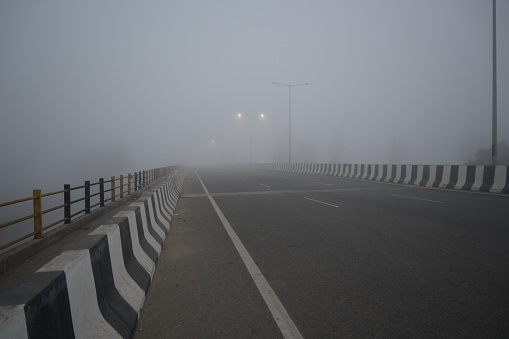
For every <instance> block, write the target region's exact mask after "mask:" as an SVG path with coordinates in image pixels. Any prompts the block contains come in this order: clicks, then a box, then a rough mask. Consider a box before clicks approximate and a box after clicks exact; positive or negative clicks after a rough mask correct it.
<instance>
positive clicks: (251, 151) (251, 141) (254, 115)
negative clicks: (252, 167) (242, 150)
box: [237, 113, 265, 164]
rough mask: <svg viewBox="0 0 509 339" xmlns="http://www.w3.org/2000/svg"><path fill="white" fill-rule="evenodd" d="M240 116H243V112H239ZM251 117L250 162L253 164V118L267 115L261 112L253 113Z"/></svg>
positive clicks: (249, 116)
mask: <svg viewBox="0 0 509 339" xmlns="http://www.w3.org/2000/svg"><path fill="white" fill-rule="evenodd" d="M237 116H238V117H239V118H242V113H239V114H238V115H237ZM247 117H248V118H250V119H249V163H250V164H251V163H252V162H253V160H252V159H253V158H252V153H253V118H256V117H259V118H263V117H265V115H264V114H263V113H261V114H258V115H256V114H253V115H248V116H247Z"/></svg>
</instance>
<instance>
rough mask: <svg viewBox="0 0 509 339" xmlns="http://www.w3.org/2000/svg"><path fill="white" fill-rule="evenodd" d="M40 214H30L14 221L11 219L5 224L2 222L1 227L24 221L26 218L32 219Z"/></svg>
mask: <svg viewBox="0 0 509 339" xmlns="http://www.w3.org/2000/svg"><path fill="white" fill-rule="evenodd" d="M38 215H39V214H32V215H29V216H28V217H23V218H20V219H17V220H14V221H9V222H7V223H5V224H1V225H0V229H1V228H4V227H7V226H11V225H14V224H17V223H18V222H22V221H25V220H28V219H32V218H33V217H36V216H38Z"/></svg>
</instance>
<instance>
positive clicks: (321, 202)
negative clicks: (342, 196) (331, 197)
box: [303, 197, 339, 207]
mask: <svg viewBox="0 0 509 339" xmlns="http://www.w3.org/2000/svg"><path fill="white" fill-rule="evenodd" d="M303 198H304V199H307V200H311V201H314V202H318V203H320V204H324V205H327V206H331V207H339V206H336V205H332V204H328V203H326V202H323V201H320V200H315V199H311V198H307V197H303Z"/></svg>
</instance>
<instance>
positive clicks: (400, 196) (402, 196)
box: [391, 194, 444, 204]
mask: <svg viewBox="0 0 509 339" xmlns="http://www.w3.org/2000/svg"><path fill="white" fill-rule="evenodd" d="M391 195H392V196H393V197H398V198H405V199H414V200H421V201H427V202H434V203H437V204H443V203H444V202H443V201H437V200H428V199H421V198H414V197H406V196H404V195H397V194H391Z"/></svg>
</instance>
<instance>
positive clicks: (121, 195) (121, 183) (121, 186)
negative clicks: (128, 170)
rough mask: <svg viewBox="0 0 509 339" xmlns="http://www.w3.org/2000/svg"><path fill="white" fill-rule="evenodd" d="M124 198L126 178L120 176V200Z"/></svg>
mask: <svg viewBox="0 0 509 339" xmlns="http://www.w3.org/2000/svg"><path fill="white" fill-rule="evenodd" d="M123 197H124V176H123V175H122V174H121V175H120V199H122V198H123Z"/></svg>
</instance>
